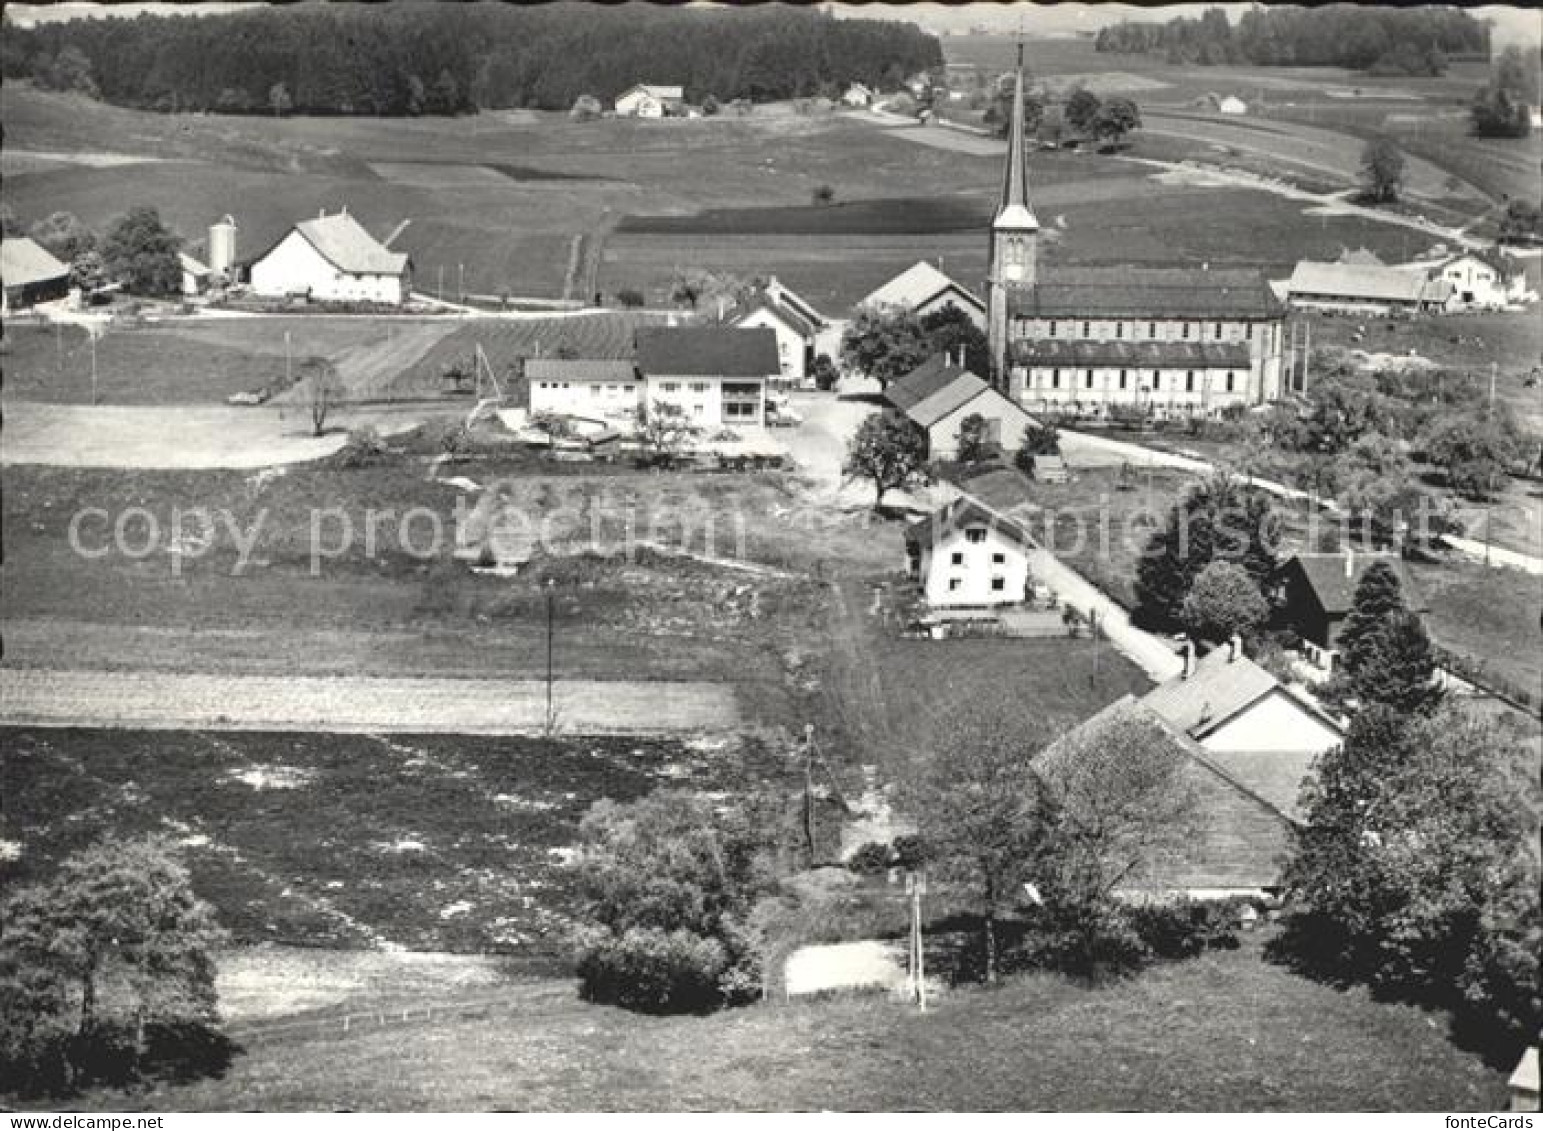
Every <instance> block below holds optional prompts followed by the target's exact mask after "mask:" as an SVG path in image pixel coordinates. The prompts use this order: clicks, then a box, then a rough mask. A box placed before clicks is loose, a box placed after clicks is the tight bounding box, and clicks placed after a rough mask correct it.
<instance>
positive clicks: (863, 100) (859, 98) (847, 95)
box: [841, 82, 873, 106]
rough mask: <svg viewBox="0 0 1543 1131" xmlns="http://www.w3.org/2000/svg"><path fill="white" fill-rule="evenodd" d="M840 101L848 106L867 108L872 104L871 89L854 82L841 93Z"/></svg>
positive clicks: (863, 84)
mask: <svg viewBox="0 0 1543 1131" xmlns="http://www.w3.org/2000/svg"><path fill="white" fill-rule="evenodd" d="M841 101H842V102H844V103H845V104H846V105H848V106H867V105H869V104H870V103H872V102H873V88H872V87H869V86H868V85H867V84H865V83H860V82H854V83H853V84H852V85H851V86H849V87H847V88H846V90H845V91H844V92H843V93H842V95H841Z"/></svg>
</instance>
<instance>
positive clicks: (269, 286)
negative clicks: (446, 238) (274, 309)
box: [250, 209, 412, 306]
mask: <svg viewBox="0 0 1543 1131" xmlns="http://www.w3.org/2000/svg"><path fill="white" fill-rule="evenodd" d="M250 279H251V285H252V290H253V292H254V293H256V294H259V295H264V296H269V297H273V298H288V297H304V298H308V299H310V300H312V301H316V302H373V303H382V304H385V305H390V306H400V305H402V304H403V303H405V302H406V301H407V299H408V297H409V295H410V294H411V291H412V260H411V259H410V258H408V256H407V254H406V253H405V252H400V251H391V250H390V249H389V248H387V247H386V246H385V245H384V244H382V243H380V242H379V241H378V240H376V239H375V237H374V236H372V235H370V233H369V232H367V231H366V230H365V229H364V226H363V225H361V224H360V223H359V221H358V220H355V219H354V218H353V217H352V216H350V215H349V214H348V212H347V210H346V209H345V210H344V211H342V212H337V213H334V214H333V215H331V216H328V215H327V214H326V213H325V212H324V213H322V214H321V215H320V216H318V217H317V218H316V219H314V220H304V221H302V222H300V223H299V224H296V225H295V226H294V227H293V228H292V229H290V231H289V233H288V234H287V235H285V236H284V238H283V239H281V240H279V242H278V243H276V244H274V245H273V246H272V247H271V248H269V249H268V250H267V251H266V252H264V253H263V254H262V255H261V256H259V257H258V258H257V259H256V260H255V261H253V263H252V267H251V275H250Z"/></svg>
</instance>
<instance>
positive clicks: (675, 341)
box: [637, 326, 782, 429]
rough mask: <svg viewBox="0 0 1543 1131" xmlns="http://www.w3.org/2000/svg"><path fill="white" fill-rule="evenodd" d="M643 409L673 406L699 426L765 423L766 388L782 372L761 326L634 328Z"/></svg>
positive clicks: (773, 343) (771, 337)
mask: <svg viewBox="0 0 1543 1131" xmlns="http://www.w3.org/2000/svg"><path fill="white" fill-rule="evenodd" d="M637 365H638V370H639V372H640V373H641V374H642V380H643V392H642V396H643V401H644V405H645V407H651V406H653V405H654V404H656V403H660V402H662V403H665V404H671V405H675V406H676V407H678V408H680V409H681V411H682V412H684V413H685V415H686V417H687V418H688V419H690V420H691V421H693V422H694V423H697V424H700V425H702V426H703V427H704V428H709V429H711V428H716V427H718V426H721V425H735V424H750V425H759V424H764V423H765V422H766V389H767V386H768V385H769V384H770V383H771V382H772V381H774V380H776V379H777V378H778V377H779V376H780V375H781V372H782V366H781V360H780V358H779V357H778V356H777V335H776V333H775V332H773V331H772V330H770V329H767V328H765V327H760V328H755V329H748V330H743V329H738V328H735V327H732V326H668V327H650V328H644V329H640V330H639V331H638V332H637Z"/></svg>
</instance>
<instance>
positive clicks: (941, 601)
mask: <svg viewBox="0 0 1543 1131" xmlns="http://www.w3.org/2000/svg"><path fill="white" fill-rule="evenodd" d="M905 548H906V558H907V561H908V563H909V565H910V570H911V576H912V577H914V578H915V579H916V580H917V581H918V582H920V583H921V587H922V592H923V594H924V595H925V596H926V599H927V603H928V604H929V605H932V606H934V607H936V608H961V607H965V608H979V607H986V606H990V605H1010V604H1017V603H1018V602H1020V601H1022V600H1023V599H1024V596H1025V592H1026V589H1027V586H1028V582H1029V554H1030V551H1032V550H1033V548H1034V542H1033V540H1032V539H1031V538H1030V537H1029V533H1028V531H1027V530H1025V529H1024V528H1023V527H1022V526H1020V525H1019V524H1018V523H1016V522H1014V521H1013V520H1012V519H1010V518H1007V517H1005V516H1002V515H998V514H996V513H994V512H993V511H990V510H988V509H987V508H986V507H984V506H982V505H981V504H980V503H979V502H977V501H976V500H974V499H972V498H970V497H969V496H968V495H961V496H959V498H957V499H955V500H954V501H953V502H951V503H949V504H948V505H947V506H945V507H943V508H941V509H940V510H938V511H935V512H934V513H933V514H931V515H928V516H927V517H926V518H923V519H919V520H917V521H916V522H913V523H911V524H910V525H909V526H908V527H906V531H905Z"/></svg>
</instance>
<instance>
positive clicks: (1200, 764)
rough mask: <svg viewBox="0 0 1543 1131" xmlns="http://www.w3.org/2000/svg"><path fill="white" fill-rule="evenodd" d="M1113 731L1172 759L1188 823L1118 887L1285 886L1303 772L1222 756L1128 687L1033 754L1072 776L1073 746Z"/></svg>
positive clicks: (1252, 891) (1043, 773)
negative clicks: (1127, 692) (1126, 691)
mask: <svg viewBox="0 0 1543 1131" xmlns="http://www.w3.org/2000/svg"><path fill="white" fill-rule="evenodd" d="M1116 739H1117V740H1118V741H1119V742H1121V743H1124V744H1129V743H1131V742H1139V743H1143V744H1147V745H1145V746H1144V749H1145V750H1146V752H1149V753H1153V754H1157V755H1158V756H1159V757H1160V756H1161V755H1163V754H1166V755H1167V756H1168V758H1169V759H1171V766H1172V774H1173V778H1172V786H1173V793H1174V797H1175V805H1176V806H1179V807H1181V808H1182V810H1183V812H1182V814H1181V817H1182V819H1183V823H1184V835H1183V837H1182V838H1181V839H1180V840H1178V842H1177V843H1175V844H1174V845H1171V846H1168V847H1165V848H1162V849H1154V850H1152V851H1151V853H1150V854H1149V855H1147V856H1146V857H1145V858H1142V859H1135V860H1133V861H1132V864H1133V867H1132V868H1131V870H1130V872H1129V873H1128V874H1127V876H1126V877H1125V879H1124V880H1122V881H1121V884H1120V886H1119V887H1118V888H1117V889H1116V895H1119V896H1122V897H1125V898H1128V899H1136V900H1143V899H1152V898H1163V897H1170V896H1176V895H1184V896H1189V897H1191V898H1218V897H1223V896H1231V895H1261V894H1271V893H1274V892H1277V891H1278V890H1279V889H1280V887H1281V873H1282V870H1283V868H1284V865H1285V862H1286V859H1287V857H1288V856H1289V854H1290V851H1291V845H1292V835H1293V829H1294V827H1295V826H1296V825H1297V824H1299V823H1300V821H1301V813H1300V810H1299V808H1298V804H1297V800H1296V798H1297V794H1298V792H1299V791H1300V788H1301V779H1300V778H1295V779H1294V780H1286V781H1283V778H1282V775H1281V774H1280V773H1278V772H1277V771H1276V770H1275V768H1274V766H1273V765H1268V764H1263V763H1261V762H1260V761H1258V760H1248V759H1229V758H1227V757H1225V756H1222V755H1219V754H1218V753H1217V752H1215V751H1212V750H1209V749H1207V748H1206V747H1204V746H1203V745H1201V744H1200V743H1199V742H1197V741H1195V739H1193V738H1192V737H1190V736H1189V735H1187V734H1185V733H1184V731H1183V730H1181V729H1180V728H1179V727H1177V726H1175V725H1174V724H1173V723H1172V722H1170V721H1169V720H1168V719H1166V718H1164V717H1163V715H1162V714H1161V713H1160V712H1158V711H1156V710H1154V709H1153V708H1152V707H1151V706H1150V705H1149V704H1148V703H1147V702H1146V701H1145V700H1138V699H1136V698H1135V697H1133V696H1130V695H1127V696H1125V697H1124V698H1122V699H1119V700H1116V701H1115V702H1114V703H1111V704H1110V705H1109V706H1107V707H1105V708H1104V709H1103V710H1102V711H1100V712H1098V714H1096V715H1094V716H1092V717H1091V718H1089V719H1087V720H1086V721H1085V722H1083V723H1081V724H1080V725H1079V726H1077V727H1075V728H1074V729H1073V730H1072V731H1070V732H1068V733H1067V734H1065V735H1063V736H1062V737H1061V738H1059V739H1057V740H1056V741H1055V742H1053V743H1051V744H1050V745H1049V746H1047V747H1046V748H1045V749H1044V750H1043V751H1041V752H1040V753H1039V754H1038V755H1036V756H1035V758H1034V769H1035V771H1036V773H1037V774H1039V776H1040V777H1042V778H1044V779H1046V780H1047V781H1049V782H1051V783H1052V784H1054V783H1055V782H1056V780H1057V779H1058V778H1061V779H1066V778H1071V777H1073V776H1074V774H1075V769H1076V767H1075V766H1073V765H1072V764H1071V763H1070V760H1071V759H1072V758H1074V757H1076V755H1077V751H1079V750H1085V749H1088V748H1089V746H1090V745H1094V746H1096V745H1099V744H1102V743H1106V742H1112V741H1115V740H1116ZM1116 772H1118V771H1117V770H1116ZM1289 776H1290V775H1287V777H1289Z"/></svg>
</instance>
